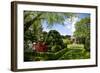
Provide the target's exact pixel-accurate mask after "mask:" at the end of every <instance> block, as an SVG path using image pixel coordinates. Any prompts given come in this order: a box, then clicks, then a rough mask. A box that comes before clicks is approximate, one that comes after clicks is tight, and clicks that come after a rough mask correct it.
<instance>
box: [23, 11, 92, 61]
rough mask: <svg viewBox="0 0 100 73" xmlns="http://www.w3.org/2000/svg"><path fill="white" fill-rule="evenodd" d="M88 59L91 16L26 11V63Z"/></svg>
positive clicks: (85, 14)
mask: <svg viewBox="0 0 100 73" xmlns="http://www.w3.org/2000/svg"><path fill="white" fill-rule="evenodd" d="M75 18H78V19H77V21H76V22H74V21H75ZM73 25H74V27H73ZM65 27H66V29H65ZM69 27H70V28H69ZM63 28H64V29H63ZM73 28H74V30H73ZM89 58H90V15H89V14H87V13H63V12H39V11H24V61H25V62H28V61H50V60H78V59H89Z"/></svg>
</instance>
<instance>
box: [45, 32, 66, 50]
mask: <svg viewBox="0 0 100 73" xmlns="http://www.w3.org/2000/svg"><path fill="white" fill-rule="evenodd" d="M46 43H47V45H48V47H49V50H50V51H58V50H61V49H63V47H64V44H63V40H62V37H61V35H60V33H59V32H58V31H56V30H51V31H49V33H48V35H47V40H46Z"/></svg>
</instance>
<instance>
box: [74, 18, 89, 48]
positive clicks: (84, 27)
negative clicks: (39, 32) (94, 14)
mask: <svg viewBox="0 0 100 73" xmlns="http://www.w3.org/2000/svg"><path fill="white" fill-rule="evenodd" d="M75 29H76V30H75V32H74V36H75V37H76V38H78V39H79V42H80V43H83V44H84V45H85V48H87V49H90V17H86V18H83V19H81V20H80V21H79V22H77V23H76V24H75Z"/></svg>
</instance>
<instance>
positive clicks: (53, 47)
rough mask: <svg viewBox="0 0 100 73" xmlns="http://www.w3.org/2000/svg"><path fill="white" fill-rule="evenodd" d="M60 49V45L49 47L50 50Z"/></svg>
mask: <svg viewBox="0 0 100 73" xmlns="http://www.w3.org/2000/svg"><path fill="white" fill-rule="evenodd" d="M61 49H62V48H61V46H60V45H54V46H52V47H51V51H52V52H57V51H59V50H61Z"/></svg>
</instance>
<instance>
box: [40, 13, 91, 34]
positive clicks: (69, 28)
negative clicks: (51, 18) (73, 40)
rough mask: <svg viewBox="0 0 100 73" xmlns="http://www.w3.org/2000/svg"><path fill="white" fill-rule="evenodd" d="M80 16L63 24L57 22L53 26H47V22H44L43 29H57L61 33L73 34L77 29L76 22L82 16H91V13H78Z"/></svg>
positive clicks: (47, 30)
mask: <svg viewBox="0 0 100 73" xmlns="http://www.w3.org/2000/svg"><path fill="white" fill-rule="evenodd" d="M77 15H78V17H74V18H73V22H70V21H68V20H67V21H65V22H64V25H61V24H55V25H53V26H52V27H51V28H47V25H48V24H47V23H46V22H44V23H43V24H42V27H43V31H46V32H49V31H50V30H57V31H58V32H59V33H60V34H61V35H71V36H72V35H73V32H74V31H75V23H76V22H77V21H80V20H81V19H82V18H85V17H89V16H90V14H88V13H77Z"/></svg>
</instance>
